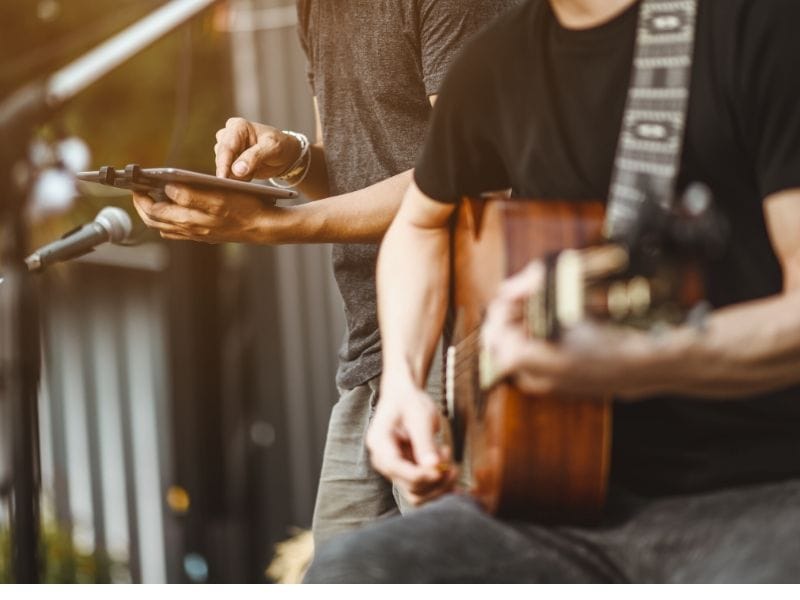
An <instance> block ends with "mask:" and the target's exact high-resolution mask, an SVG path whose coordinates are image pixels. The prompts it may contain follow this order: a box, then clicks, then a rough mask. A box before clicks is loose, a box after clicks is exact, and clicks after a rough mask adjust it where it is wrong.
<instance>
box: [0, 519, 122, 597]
mask: <svg viewBox="0 0 800 600" xmlns="http://www.w3.org/2000/svg"><path fill="white" fill-rule="evenodd" d="M42 538H43V539H42V549H43V551H44V552H43V553H44V571H43V573H42V581H43V583H111V582H112V573H113V574H116V576H117V577H119V574H120V573H122V574H123V577H127V565H125V564H123V563H120V562H118V561H117V562H115V561H113V560H111V558H110V557H109V556H108V554H107V553H105V552H95V553H83V552H79V551H77V550H76V549H75V547H74V546H73V544H72V538H71V536H70V535H69V533H68V532H66V531H64V530H61V529H58V528H56V527H54V526H52V525H45V528H44V534H43V536H42ZM12 581H13V579H12V576H11V540H10V535H9V533H8V530H7V529H0V584H4V583H12Z"/></svg>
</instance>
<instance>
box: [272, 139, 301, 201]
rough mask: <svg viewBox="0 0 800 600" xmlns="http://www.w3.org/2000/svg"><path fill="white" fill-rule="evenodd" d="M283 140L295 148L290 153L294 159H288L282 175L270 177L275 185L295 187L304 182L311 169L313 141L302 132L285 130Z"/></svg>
mask: <svg viewBox="0 0 800 600" xmlns="http://www.w3.org/2000/svg"><path fill="white" fill-rule="evenodd" d="M281 133H282V134H283V136H284V137H283V141H285V142H286V143H287V144H289V145H291V147H292V148H293V150H292V151H291V152H290V153H289V156H292V157H293V159H292V160H290V161H287V164H286V166H285V168H284V170H283V171H282V172H281V174H280V175H277V176H276V177H273V178H271V179H270V181H271V182H272V184H273V185H275V186H277V187H280V188H294V187H297V186H298V185H300V184H301V183H303V181H304V180H305V178H306V176H307V175H308V172H309V170H310V169H311V143H310V142H309V140H308V137H306V136H305V135H304V134H302V133H297V132H296V131H288V130H284V131H282V132H281Z"/></svg>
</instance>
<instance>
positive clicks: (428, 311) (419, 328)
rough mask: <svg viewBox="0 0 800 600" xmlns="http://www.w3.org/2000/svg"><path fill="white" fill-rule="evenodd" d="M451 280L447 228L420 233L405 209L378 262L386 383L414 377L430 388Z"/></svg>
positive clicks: (382, 248) (421, 229)
mask: <svg viewBox="0 0 800 600" xmlns="http://www.w3.org/2000/svg"><path fill="white" fill-rule="evenodd" d="M409 193H413V190H410V192H409ZM404 206H405V205H404ZM448 278H449V231H448V229H447V228H446V226H444V227H442V226H435V227H420V226H419V225H417V224H415V223H414V221H413V219H410V218H409V217H408V215H407V214H404V209H403V208H401V210H400V214H399V215H398V217H397V219H396V220H395V221H394V223H393V224H392V226H391V228H390V229H389V231H388V232H387V234H386V238H385V239H384V242H383V246H382V247H381V253H380V257H379V260H378V316H379V320H380V326H381V338H382V343H383V360H384V376H385V377H389V378H392V377H395V376H399V377H401V378H404V377H411V378H412V379H413V381H414V382H415V383H416V385H417V386H418V387H420V388H422V387H424V384H425V379H426V377H427V372H428V368H429V366H430V362H431V358H432V356H433V352H434V351H435V347H436V343H437V341H438V339H439V335H440V333H441V330H442V326H443V324H444V317H445V312H446V306H447V290H448V286H447V282H448Z"/></svg>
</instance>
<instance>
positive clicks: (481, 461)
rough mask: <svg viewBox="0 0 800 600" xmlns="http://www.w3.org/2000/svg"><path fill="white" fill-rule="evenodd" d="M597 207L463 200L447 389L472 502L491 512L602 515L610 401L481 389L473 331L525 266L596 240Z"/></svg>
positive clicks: (556, 518)
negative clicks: (505, 282) (499, 292)
mask: <svg viewBox="0 0 800 600" xmlns="http://www.w3.org/2000/svg"><path fill="white" fill-rule="evenodd" d="M602 225H603V206H602V204H600V203H599V202H582V203H575V202H560V201H525V200H501V199H481V200H472V199H465V200H464V201H463V202H462V203H461V204H460V207H459V211H458V214H457V217H456V220H455V221H454V235H453V244H454V246H453V253H452V257H453V258H452V260H453V264H452V271H451V272H452V273H453V279H452V282H451V285H452V287H451V294H450V297H451V302H452V305H451V310H452V311H453V313H454V315H455V322H454V329H453V331H452V337H451V339H449V340H448V342H449V344H450V345H451V346H453V347H455V350H453V349H451V351H450V354H449V356H448V361H449V362H450V364H449V365H448V372H449V375H448V385H449V386H450V392H451V395H452V396H453V397H454V406H451V410H454V412H455V415H451V416H452V417H453V422H454V429H455V430H456V431H455V432H454V434H455V439H456V446H457V448H456V454H457V455H458V454H459V448H458V446H460V445H462V444H459V441H458V440H459V438H460V439H461V440H464V441H466V455H465V456H464V457H463V462H464V468H465V469H466V471H467V475H468V476H469V478H470V481H471V484H472V486H473V494H474V495H475V497H476V498H477V499H478V500H479V501H480V503H481V504H482V505H483V506H484V507H485V508H486V510H488V511H489V512H491V513H494V514H497V515H499V516H502V517H513V518H525V519H532V520H538V521H546V522H590V521H592V520H594V519H596V518H597V517H598V516H599V514H600V512H601V511H602V508H603V504H604V499H605V496H606V485H607V479H608V469H609V460H610V444H611V402H610V400H609V399H604V398H577V397H562V396H545V395H542V396H531V395H525V394H522V393H520V392H519V391H518V390H517V389H515V388H514V386H513V385H511V384H509V383H500V384H499V385H496V386H494V387H493V388H491V390H490V391H489V392H487V393H482V392H481V390H480V385H479V373H478V368H479V365H478V362H479V361H478V360H477V356H476V355H477V353H476V352H472V350H474V347H475V346H476V345H477V342H476V341H475V338H476V336H475V332H476V330H478V328H479V327H480V324H481V321H482V318H483V315H484V312H485V309H486V307H487V305H488V304H489V302H490V301H491V299H492V298H493V297H494V295H495V293H496V291H497V289H498V286H499V285H500V284H501V282H502V281H503V280H504V279H506V278H508V277H509V276H510V275H513V274H514V273H517V272H519V271H520V270H521V269H522V268H524V267H525V266H526V265H527V264H528V263H529V262H530V261H531V260H534V259H539V258H545V257H547V256H548V255H551V254H553V253H554V252H557V251H559V250H563V249H565V248H577V247H583V246H586V245H588V244H590V243H593V242H596V241H598V240H599V239H601V229H602Z"/></svg>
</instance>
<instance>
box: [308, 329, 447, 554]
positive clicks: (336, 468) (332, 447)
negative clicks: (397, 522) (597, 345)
mask: <svg viewBox="0 0 800 600" xmlns="http://www.w3.org/2000/svg"><path fill="white" fill-rule="evenodd" d="M441 356H442V347H441V342H440V343H439V346H438V348H437V350H436V352H435V354H434V358H433V361H432V362H431V368H430V373H429V374H428V381H427V385H426V391H427V392H428V394H429V395H430V396H431V398H432V399H433V400H434V402H436V403H438V404H439V405H440V406H442V403H443V401H444V400H443V396H444V393H443V390H442V358H441ZM379 384H380V378H379V377H376V378H375V379H372V380H370V381H368V382H367V383H365V384H364V385H361V386H358V387H357V388H355V389H352V390H341V396H340V397H339V401H338V402H337V403H336V404H335V405H334V407H333V411H332V412H331V419H330V423H329V424H328V437H327V440H326V442H325V453H324V456H323V459H322V473H321V474H320V480H319V488H318V490H317V501H316V505H315V507H314V520H313V524H312V527H311V528H312V531H313V534H314V546H315V547H317V548H318V547H320V545H321V544H323V543H325V542H326V541H327V540H329V539H330V538H331V537H333V536H335V535H338V534H340V533H343V532H346V531H351V530H353V529H357V528H359V527H362V526H363V525H365V524H367V523H371V522H372V521H375V520H376V519H380V518H383V517H388V516H393V515H397V514H398V513H402V514H407V513H408V512H409V511H411V510H413V509H412V507H411V506H410V505H409V504H408V503H407V502H406V501H405V499H404V498H403V497H402V494H400V492H399V491H398V490H395V489H393V487H392V484H391V483H390V482H389V481H387V480H386V479H384V478H383V477H382V476H381V475H379V474H378V473H377V472H376V471H375V469H373V468H372V465H371V464H370V461H369V454H368V453H367V450H366V447H365V446H364V438H365V436H366V433H367V429H368V428H369V424H370V421H371V420H372V416H373V415H374V414H375V408H376V406H377V404H378V398H379V396H380V393H379V392H380V390H379Z"/></svg>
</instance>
